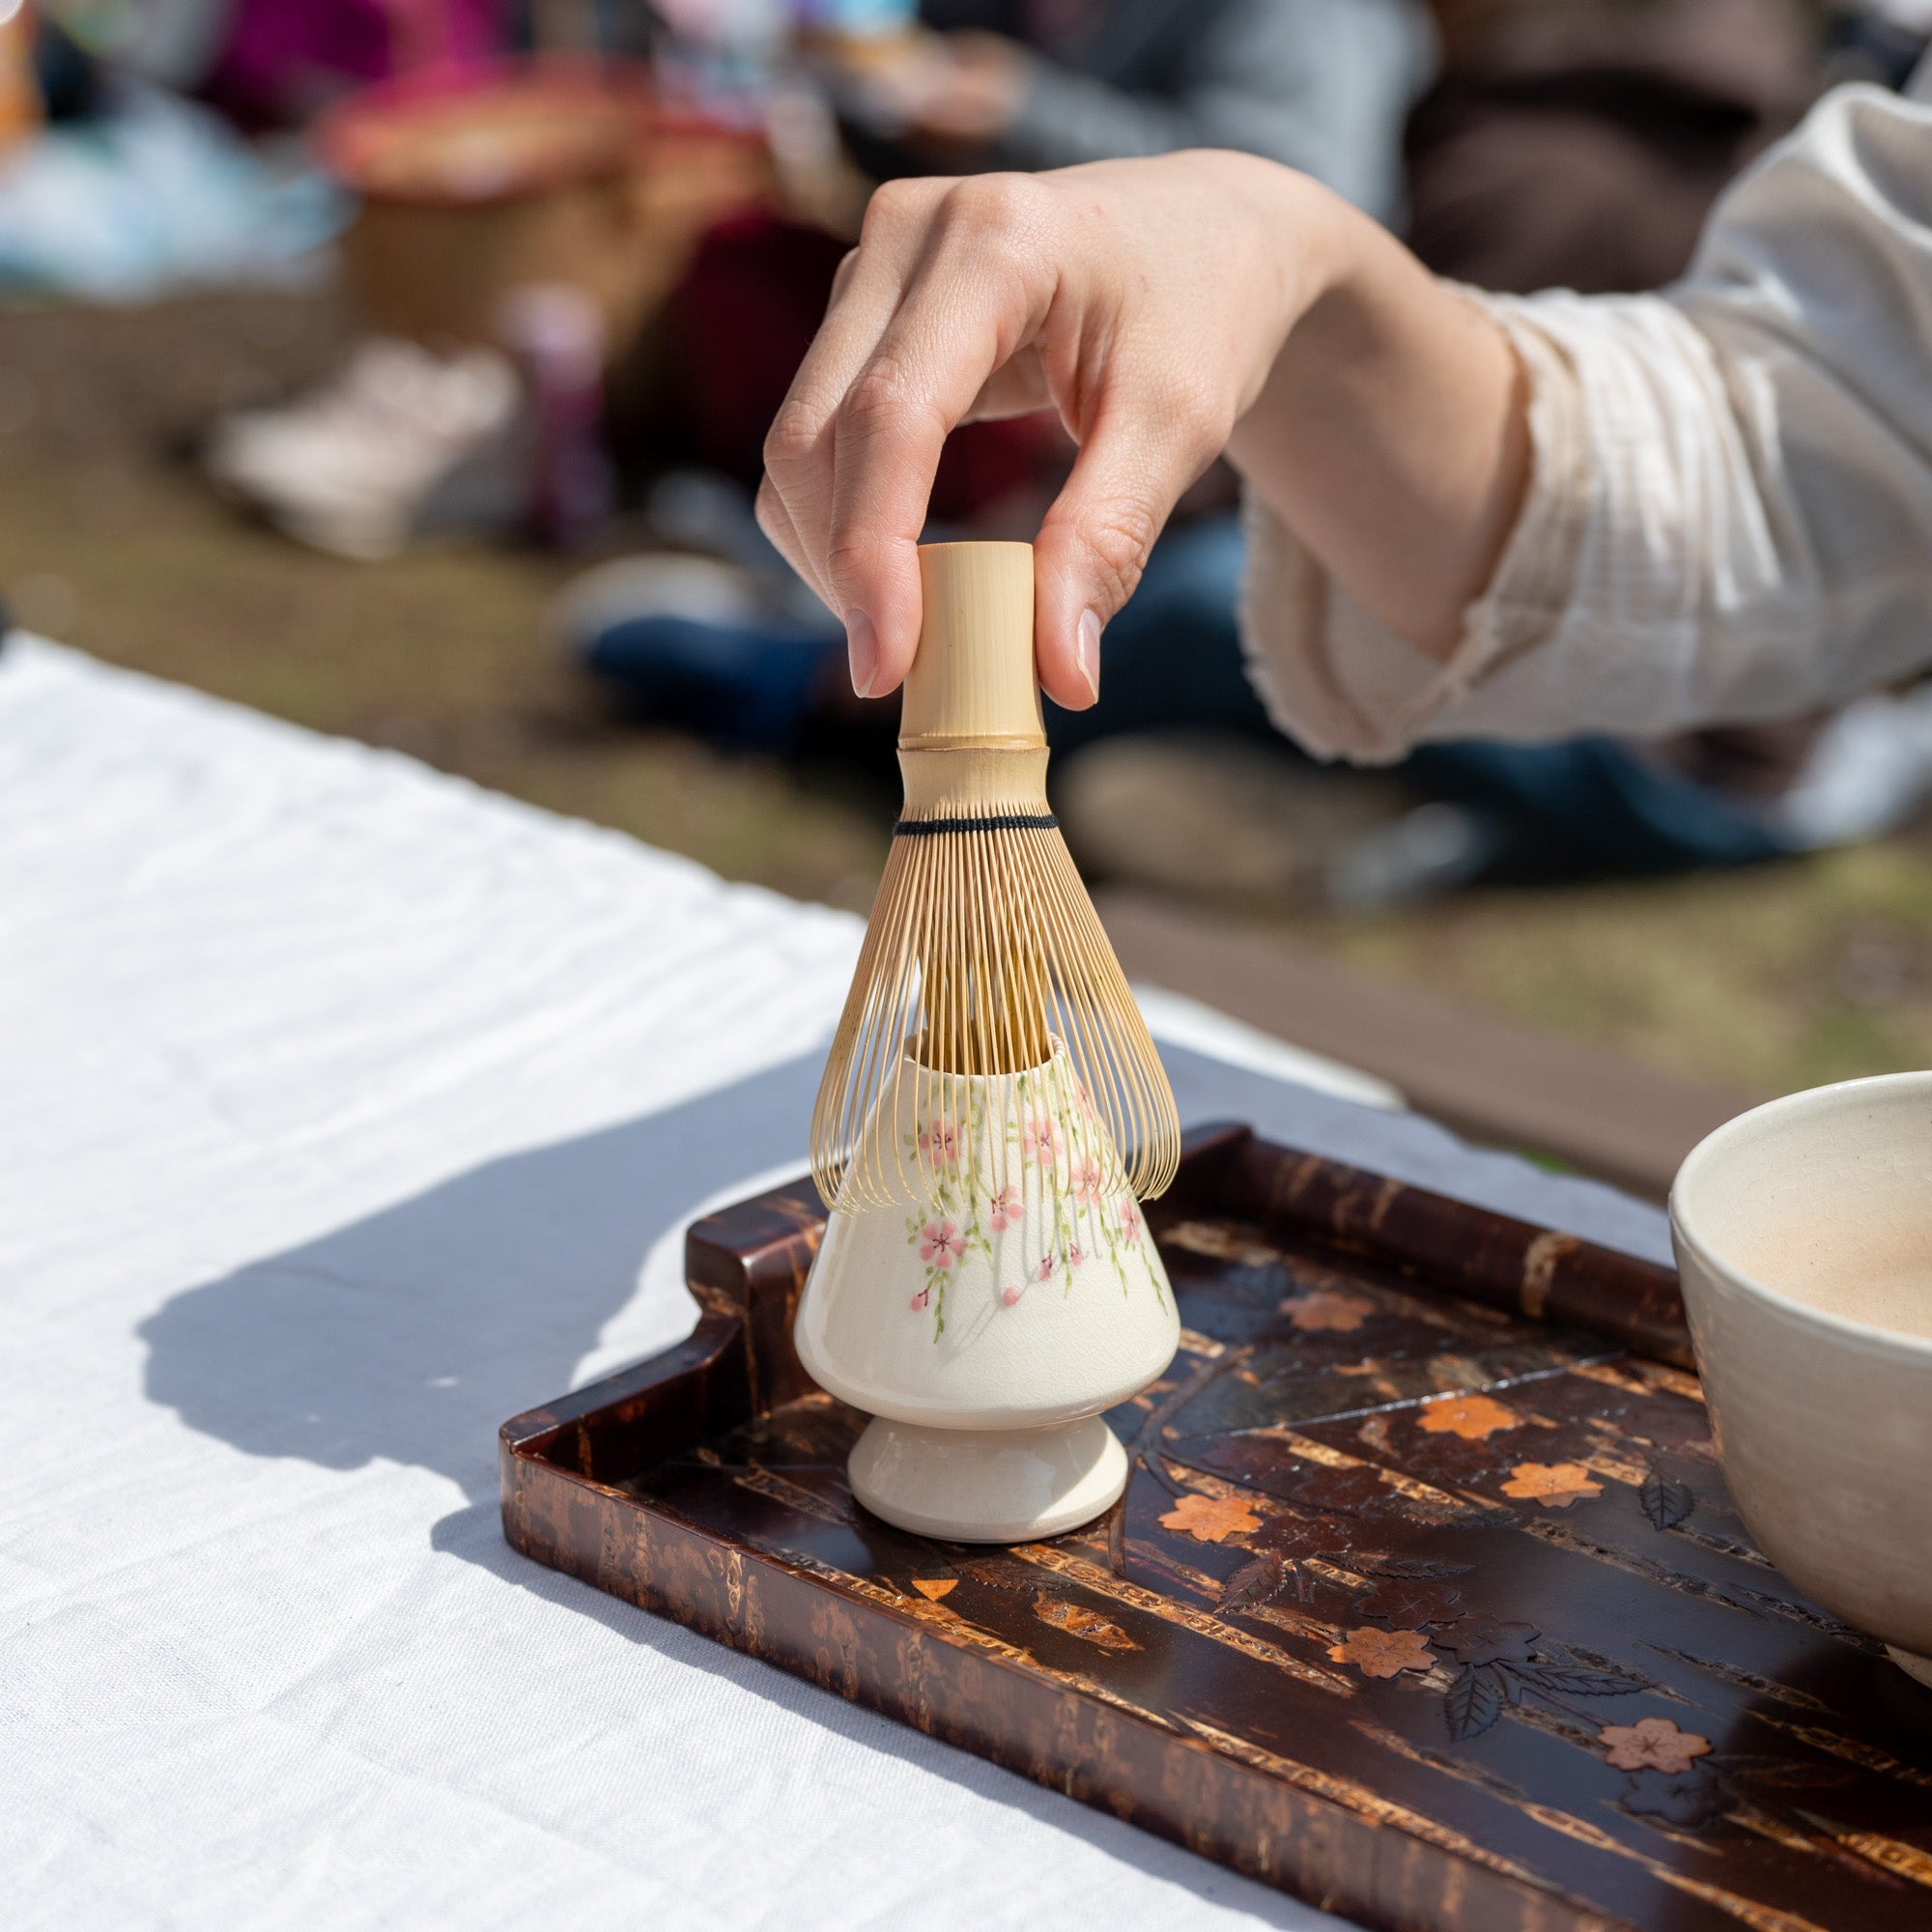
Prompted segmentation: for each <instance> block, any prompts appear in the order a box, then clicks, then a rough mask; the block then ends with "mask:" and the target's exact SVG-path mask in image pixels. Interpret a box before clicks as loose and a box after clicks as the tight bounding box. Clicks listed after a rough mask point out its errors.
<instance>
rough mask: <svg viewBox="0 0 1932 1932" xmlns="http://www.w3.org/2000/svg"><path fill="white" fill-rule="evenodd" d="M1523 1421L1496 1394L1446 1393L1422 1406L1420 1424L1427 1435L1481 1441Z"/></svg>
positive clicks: (1417, 1424)
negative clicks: (1499, 1400) (1456, 1436)
mask: <svg viewBox="0 0 1932 1932" xmlns="http://www.w3.org/2000/svg"><path fill="white" fill-rule="evenodd" d="M1521 1421H1522V1417H1521V1416H1520V1415H1519V1414H1518V1413H1517V1412H1516V1410H1515V1409H1513V1408H1505V1407H1504V1406H1503V1405H1502V1404H1501V1403H1499V1402H1498V1401H1496V1399H1495V1398H1494V1397H1493V1396H1488V1395H1444V1396H1437V1397H1436V1399H1435V1401H1434V1402H1426V1403H1424V1404H1423V1405H1422V1413H1421V1414H1420V1415H1419V1416H1417V1417H1416V1427H1417V1428H1418V1429H1420V1430H1421V1431H1422V1432H1423V1434H1424V1435H1460V1436H1462V1438H1463V1440H1464V1441H1465V1442H1480V1441H1481V1440H1482V1439H1483V1437H1484V1436H1486V1435H1494V1434H1495V1433H1496V1431H1497V1430H1499V1429H1514V1428H1516V1427H1517V1426H1518V1425H1519V1424H1520V1422H1521Z"/></svg>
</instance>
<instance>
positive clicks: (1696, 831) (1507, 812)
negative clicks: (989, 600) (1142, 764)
mask: <svg viewBox="0 0 1932 1932" xmlns="http://www.w3.org/2000/svg"><path fill="white" fill-rule="evenodd" d="M1242 564H1243V546H1242V540H1241V532H1240V526H1239V524H1238V523H1237V521H1236V519H1235V518H1234V517H1233V516H1232V515H1229V516H1216V517H1208V518H1203V519H1202V520H1201V521H1199V522H1197V523H1193V524H1188V525H1186V526H1182V527H1181V528H1179V529H1176V530H1173V531H1170V532H1169V533H1168V534H1167V535H1166V536H1164V537H1162V538H1161V540H1160V542H1159V543H1158V544H1156V545H1155V546H1154V551H1153V554H1152V555H1151V557H1150V558H1149V559H1148V567H1147V571H1146V574H1145V575H1144V576H1143V577H1142V579H1141V582H1140V587H1139V588H1138V589H1137V590H1136V591H1135V592H1134V595H1133V597H1132V599H1131V600H1130V601H1129V602H1128V604H1127V606H1126V608H1125V609H1124V610H1123V611H1122V612H1121V613H1120V615H1119V616H1117V617H1116V618H1115V619H1114V621H1113V622H1112V624H1110V625H1109V626H1108V627H1107V634H1106V639H1105V641H1104V644H1103V646H1102V656H1101V675H1100V701H1099V703H1097V704H1096V705H1094V707H1093V708H1092V709H1091V710H1088V711H1063V710H1061V709H1060V708H1059V707H1058V706H1057V705H1054V704H1051V703H1049V704H1048V706H1047V714H1048V720H1047V732H1048V736H1049V737H1050V738H1051V739H1052V741H1053V745H1054V747H1055V749H1056V750H1058V751H1072V750H1075V749H1077V748H1078V747H1079V746H1082V745H1086V744H1091V743H1093V742H1094V740H1095V739H1097V738H1104V737H1111V736H1113V735H1115V734H1117V733H1120V732H1126V731H1151V730H1171V729H1175V728H1178V727H1179V728H1185V727H1188V726H1195V727H1201V728H1208V729H1215V730H1224V731H1235V732H1238V733H1241V734H1243V735H1246V736H1252V737H1264V738H1267V739H1270V740H1272V741H1273V742H1275V743H1277V744H1279V743H1280V742H1281V740H1280V738H1279V736H1278V734H1277V733H1276V732H1275V730H1274V727H1273V726H1272V725H1270V724H1269V722H1268V718H1267V714H1266V712H1265V711H1264V709H1263V708H1262V703H1261V700H1260V699H1259V698H1258V697H1257V696H1255V694H1254V690H1253V687H1252V686H1250V684H1249V683H1248V680H1247V677H1246V674H1245V672H1244V671H1243V669H1242V668H1241V647H1240V639H1239V636H1238V634H1237V632H1236V624H1235V600H1236V593H1237V591H1238V588H1239V585H1240V580H1241V570H1242ZM1297 755H1298V754H1297ZM1398 769H1399V770H1400V771H1401V772H1402V773H1403V774H1404V775H1405V776H1406V777H1408V778H1411V779H1412V780H1413V781H1415V782H1416V784H1417V785H1418V787H1419V788H1420V789H1422V790H1423V791H1426V792H1428V793H1431V794H1433V795H1434V796H1435V797H1438V798H1445V799H1450V800H1453V801H1455V802H1456V803H1458V804H1462V805H1466V806H1469V807H1471V808H1474V809H1476V810H1482V811H1485V812H1488V813H1491V814H1492V815H1494V816H1496V817H1498V818H1500V819H1502V820H1504V821H1506V824H1507V829H1508V833H1509V835H1510V846H1511V851H1512V857H1513V859H1514V860H1517V861H1520V863H1522V864H1523V865H1525V866H1526V867H1528V868H1529V869H1531V870H1546V869H1547V870H1557V871H1577V870H1589V871H1606V872H1662V871H1678V870H1684V869H1687V868H1690V867H1700V866H1736V865H1744V864H1747V863H1749V862H1751V861H1753V860H1759V859H1770V858H1776V857H1778V856H1780V855H1781V854H1782V853H1784V852H1785V851H1786V850H1787V849H1788V848H1787V847H1786V846H1785V845H1783V844H1782V843H1781V842H1780V841H1779V840H1778V839H1777V838H1775V837H1774V836H1773V835H1772V834H1771V833H1770V832H1769V831H1768V830H1767V829H1766V828H1765V826H1764V824H1763V823H1762V821H1761V820H1760V819H1759V818H1758V817H1757V815H1756V814H1755V813H1753V812H1752V811H1751V810H1749V809H1748V808H1747V807H1746V806H1744V805H1741V804H1739V803H1737V802H1736V801H1734V800H1732V799H1730V798H1729V797H1727V796H1726V795H1725V794H1724V793H1722V792H1719V791H1716V790H1713V789H1712V788H1711V787H1710V786H1708V785H1701V784H1698V783H1696V782H1695V781H1693V780H1690V779H1688V778H1684V777H1681V776H1679V775H1678V774H1676V773H1673V772H1668V771H1663V770H1661V769H1658V768H1656V767H1654V766H1653V765H1652V764H1651V763H1650V762H1649V761H1648V760H1646V759H1644V758H1641V757H1639V756H1638V755H1637V754H1636V753H1634V752H1632V751H1631V750H1630V749H1629V748H1628V747H1626V746H1624V745H1621V744H1618V743H1616V742H1615V741H1614V740H1612V739H1609V738H1601V737H1590V738H1575V739H1572V740H1570V741H1568V742H1567V743H1564V744H1560V745H1506V744H1497V743H1492V742H1490V741H1487V740H1472V741H1470V742H1467V743H1463V744H1454V745H1429V746H1425V747H1423V748H1422V749H1421V750H1419V751H1417V752H1415V753H1413V754H1412V755H1411V756H1410V757H1409V758H1408V760H1407V761H1406V763H1405V764H1404V765H1402V766H1400V767H1398Z"/></svg>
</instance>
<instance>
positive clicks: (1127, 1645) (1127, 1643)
mask: <svg viewBox="0 0 1932 1932" xmlns="http://www.w3.org/2000/svg"><path fill="white" fill-rule="evenodd" d="M1033 1613H1034V1615H1035V1616H1037V1618H1038V1619H1039V1620H1040V1622H1041V1623H1043V1624H1051V1625H1052V1626H1053V1628H1054V1629H1055V1630H1063V1631H1065V1633H1066V1634H1067V1635H1068V1636H1077V1637H1080V1638H1083V1639H1084V1640H1085V1641H1086V1642H1088V1643H1097V1644H1098V1645H1099V1646H1100V1648H1101V1649H1102V1650H1138V1649H1139V1648H1140V1645H1139V1644H1137V1643H1136V1642H1135V1641H1134V1640H1133V1638H1132V1637H1130V1636H1129V1635H1128V1634H1126V1632H1125V1631H1123V1630H1122V1628H1121V1627H1120V1625H1119V1624H1117V1623H1110V1622H1109V1621H1108V1620H1107V1619H1106V1618H1105V1617H1103V1616H1102V1615H1101V1614H1100V1613H1099V1611H1098V1610H1087V1609H1082V1608H1081V1606H1080V1605H1078V1604H1069V1603H1067V1602H1066V1601H1065V1599H1064V1598H1061V1597H1036V1598H1035V1599H1034V1605H1033Z"/></svg>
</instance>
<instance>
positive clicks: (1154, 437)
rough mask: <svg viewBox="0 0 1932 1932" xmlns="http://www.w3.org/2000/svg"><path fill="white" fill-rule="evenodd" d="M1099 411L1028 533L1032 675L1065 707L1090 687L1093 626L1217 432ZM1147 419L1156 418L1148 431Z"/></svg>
mask: <svg viewBox="0 0 1932 1932" xmlns="http://www.w3.org/2000/svg"><path fill="white" fill-rule="evenodd" d="M1169 407H1171V406H1169ZM1108 415H1109V419H1108V420H1106V421H1104V422H1102V423H1100V424H1097V425H1096V426H1095V428H1094V432H1093V434H1092V435H1091V436H1089V438H1088V439H1087V440H1085V441H1084V442H1083V444H1082V445H1081V450H1080V455H1079V458H1078V460H1077V461H1076V462H1075V464H1074V466H1073V472H1072V474H1071V475H1070V476H1068V477H1067V479H1066V485H1065V488H1064V489H1063V490H1062V491H1061V493H1060V496H1059V497H1058V498H1057V499H1056V500H1055V502H1054V505H1053V507H1052V508H1051V509H1050V510H1049V511H1048V512H1047V513H1046V519H1045V521H1044V522H1043V523H1042V524H1041V525H1040V528H1039V535H1038V536H1037V538H1036V539H1035V541H1034V635H1035V650H1036V653H1037V666H1038V670H1039V681H1040V685H1041V687H1042V689H1044V691H1045V692H1046V695H1047V696H1049V697H1051V698H1052V699H1053V700H1054V702H1055V703H1056V704H1063V705H1065V707H1066V708H1067V709H1068V710H1071V711H1084V710H1085V709H1086V708H1087V706H1089V705H1090V704H1092V703H1093V702H1094V700H1095V699H1096V698H1097V697H1098V696H1099V695H1100V633H1101V632H1102V631H1103V630H1104V629H1105V628H1106V626H1107V624H1108V622H1109V620H1110V619H1111V618H1112V617H1113V616H1114V614H1115V612H1116V611H1119V610H1120V608H1121V606H1122V605H1123V604H1124V603H1125V602H1126V601H1127V599H1128V598H1129V597H1131V596H1132V595H1133V592H1134V586H1135V585H1136V584H1137V583H1138V582H1140V578H1141V572H1142V570H1143V569H1145V568H1146V565H1147V560H1148V553H1149V552H1150V551H1151V550H1152V548H1153V544H1154V539H1155V538H1156V537H1157V536H1159V534H1160V532H1161V529H1162V527H1163V526H1165V524H1166V523H1167V519H1168V514H1169V512H1170V511H1172V510H1173V508H1174V505H1175V502H1176V500H1177V499H1178V498H1179V496H1180V493H1181V492H1182V491H1183V490H1185V489H1186V488H1187V486H1188V485H1189V484H1190V483H1192V482H1193V481H1194V479H1195V478H1196V477H1197V476H1199V475H1200V474H1201V472H1202V471H1203V470H1204V469H1207V467H1208V464H1209V463H1211V462H1212V461H1213V460H1214V457H1215V456H1216V455H1217V454H1218V453H1219V450H1220V447H1221V440H1214V439H1213V438H1212V437H1211V436H1210V435H1208V434H1202V435H1194V434H1189V433H1186V432H1185V431H1183V430H1181V429H1180V428H1179V426H1178V425H1176V424H1175V423H1174V421H1173V420H1172V418H1171V417H1166V416H1165V410H1164V409H1161V410H1142V409H1139V408H1134V409H1127V408H1119V409H1116V410H1112V411H1110V412H1108ZM1164 417H1165V420H1164ZM1130 424H1132V425H1134V427H1129V425H1130ZM1150 424H1161V425H1162V426H1161V427H1160V428H1159V429H1158V430H1157V431H1154V432H1152V433H1150V431H1149V429H1148V425H1150ZM1222 440H1225V439H1222Z"/></svg>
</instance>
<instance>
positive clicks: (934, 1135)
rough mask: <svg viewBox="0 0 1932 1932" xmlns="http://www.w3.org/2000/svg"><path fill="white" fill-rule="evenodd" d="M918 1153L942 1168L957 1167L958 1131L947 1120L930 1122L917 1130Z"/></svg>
mask: <svg viewBox="0 0 1932 1932" xmlns="http://www.w3.org/2000/svg"><path fill="white" fill-rule="evenodd" d="M919 1151H920V1152H921V1153H923V1154H924V1155H925V1157H926V1159H928V1160H931V1161H937V1162H938V1163H939V1164H940V1165H941V1166H942V1167H957V1166H958V1165H959V1129H958V1127H957V1126H956V1125H955V1124H954V1123H953V1122H952V1121H948V1120H937V1121H930V1122H927V1123H926V1124H925V1125H924V1126H923V1127H922V1128H920V1130H919Z"/></svg>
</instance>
